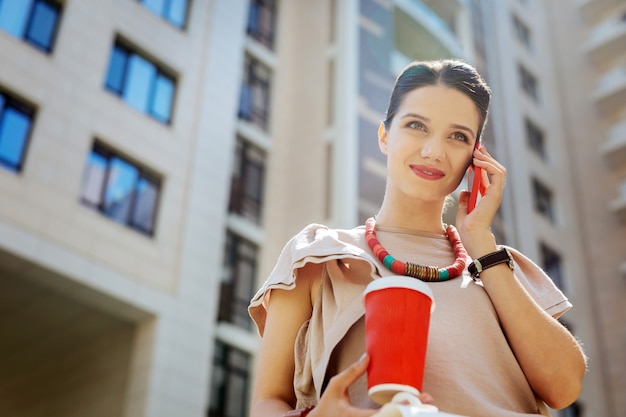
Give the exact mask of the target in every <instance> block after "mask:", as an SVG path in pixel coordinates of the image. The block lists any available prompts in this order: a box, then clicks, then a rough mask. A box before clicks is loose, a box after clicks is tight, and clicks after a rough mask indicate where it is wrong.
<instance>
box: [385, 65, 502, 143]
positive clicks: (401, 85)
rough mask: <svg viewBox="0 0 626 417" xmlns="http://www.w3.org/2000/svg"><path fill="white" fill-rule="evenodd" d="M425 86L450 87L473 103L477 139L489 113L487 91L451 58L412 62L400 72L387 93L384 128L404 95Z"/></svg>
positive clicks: (470, 71) (474, 73)
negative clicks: (475, 109)
mask: <svg viewBox="0 0 626 417" xmlns="http://www.w3.org/2000/svg"><path fill="white" fill-rule="evenodd" d="M429 85H442V86H446V87H450V88H454V89H456V90H458V91H460V92H461V93H463V94H465V95H466V96H467V97H469V98H470V99H471V100H472V101H473V102H474V104H475V105H476V108H477V109H478V113H479V116H480V120H479V125H478V132H477V135H476V140H477V141H478V140H480V137H481V135H482V131H483V128H484V126H485V123H486V122H487V115H488V113H489V102H490V101H491V89H490V88H489V86H488V85H487V83H486V82H485V80H484V79H483V78H482V77H481V76H480V74H479V73H478V71H476V69H475V68H474V67H472V66H471V65H469V64H466V63H465V62H463V61H459V60H453V59H446V60H440V61H422V62H413V63H411V64H410V65H408V66H407V67H406V68H404V70H402V72H401V73H400V75H398V78H396V83H395V85H394V87H393V91H392V92H391V97H390V99H389V107H388V108H387V118H386V119H385V120H384V121H383V123H384V124H385V128H387V129H389V126H390V125H391V122H392V121H393V118H394V117H395V115H396V112H397V111H398V108H399V107H400V105H401V104H402V102H403V100H404V97H405V96H406V95H407V94H408V93H410V92H411V91H413V90H415V89H416V88H420V87H425V86H429Z"/></svg>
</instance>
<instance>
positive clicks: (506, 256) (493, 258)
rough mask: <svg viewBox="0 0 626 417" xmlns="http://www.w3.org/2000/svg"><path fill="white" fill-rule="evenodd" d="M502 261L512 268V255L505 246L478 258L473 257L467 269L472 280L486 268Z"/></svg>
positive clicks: (513, 266)
mask: <svg viewBox="0 0 626 417" xmlns="http://www.w3.org/2000/svg"><path fill="white" fill-rule="evenodd" d="M502 263H507V264H508V266H509V268H511V270H513V269H514V268H515V265H514V263H513V257H512V256H511V253H510V252H509V250H508V249H507V248H502V249H500V250H497V251H495V252H491V253H488V254H487V255H485V256H481V257H480V258H478V259H475V260H474V262H472V263H471V264H469V266H468V267H467V270H468V271H469V273H470V275H471V276H472V278H474V280H476V279H477V278H478V277H479V276H480V273H481V272H483V271H484V270H485V269H487V268H491V267H492V266H496V265H499V264H502Z"/></svg>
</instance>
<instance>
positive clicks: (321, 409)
mask: <svg viewBox="0 0 626 417" xmlns="http://www.w3.org/2000/svg"><path fill="white" fill-rule="evenodd" d="M369 362H370V358H369V356H368V355H367V354H366V353H364V354H363V356H361V358H360V359H359V360H358V361H357V362H355V363H353V364H352V365H350V366H349V367H348V368H346V369H345V370H343V371H342V372H340V373H338V374H337V375H335V376H333V377H332V378H331V379H330V381H329V382H328V386H327V387H326V390H325V391H324V394H323V395H322V397H321V398H320V402H319V404H318V405H317V406H316V407H315V408H314V409H313V411H311V412H310V413H309V417H333V416H341V417H369V416H372V415H374V414H376V411H377V410H372V409H364V408H358V407H354V406H353V405H352V404H350V399H349V397H348V388H349V387H350V385H352V384H354V382H355V381H356V380H357V379H359V377H360V376H361V375H363V374H364V373H365V372H366V371H367V365H368V364H369Z"/></svg>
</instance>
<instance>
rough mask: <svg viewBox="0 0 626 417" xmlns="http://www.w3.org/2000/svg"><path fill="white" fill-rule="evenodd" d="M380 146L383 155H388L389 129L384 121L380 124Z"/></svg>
mask: <svg viewBox="0 0 626 417" xmlns="http://www.w3.org/2000/svg"><path fill="white" fill-rule="evenodd" d="M378 148H380V151H381V152H382V153H383V155H387V129H386V128H385V124H384V123H383V122H380V125H378Z"/></svg>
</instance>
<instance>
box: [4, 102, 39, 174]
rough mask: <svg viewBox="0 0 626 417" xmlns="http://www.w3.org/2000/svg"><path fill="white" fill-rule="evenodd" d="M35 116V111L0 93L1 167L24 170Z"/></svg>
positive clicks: (16, 170) (17, 170)
mask: <svg viewBox="0 0 626 417" xmlns="http://www.w3.org/2000/svg"><path fill="white" fill-rule="evenodd" d="M33 114H34V111H33V109H31V108H29V107H28V106H25V105H24V104H22V103H20V102H18V101H17V100H15V99H13V98H11V97H8V96H6V95H4V94H1V93H0V165H2V166H4V167H5V168H8V169H10V170H11V171H15V172H19V171H20V170H21V169H22V165H23V161H24V155H25V151H26V145H27V144H28V138H29V136H30V130H31V125H32V120H33Z"/></svg>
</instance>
